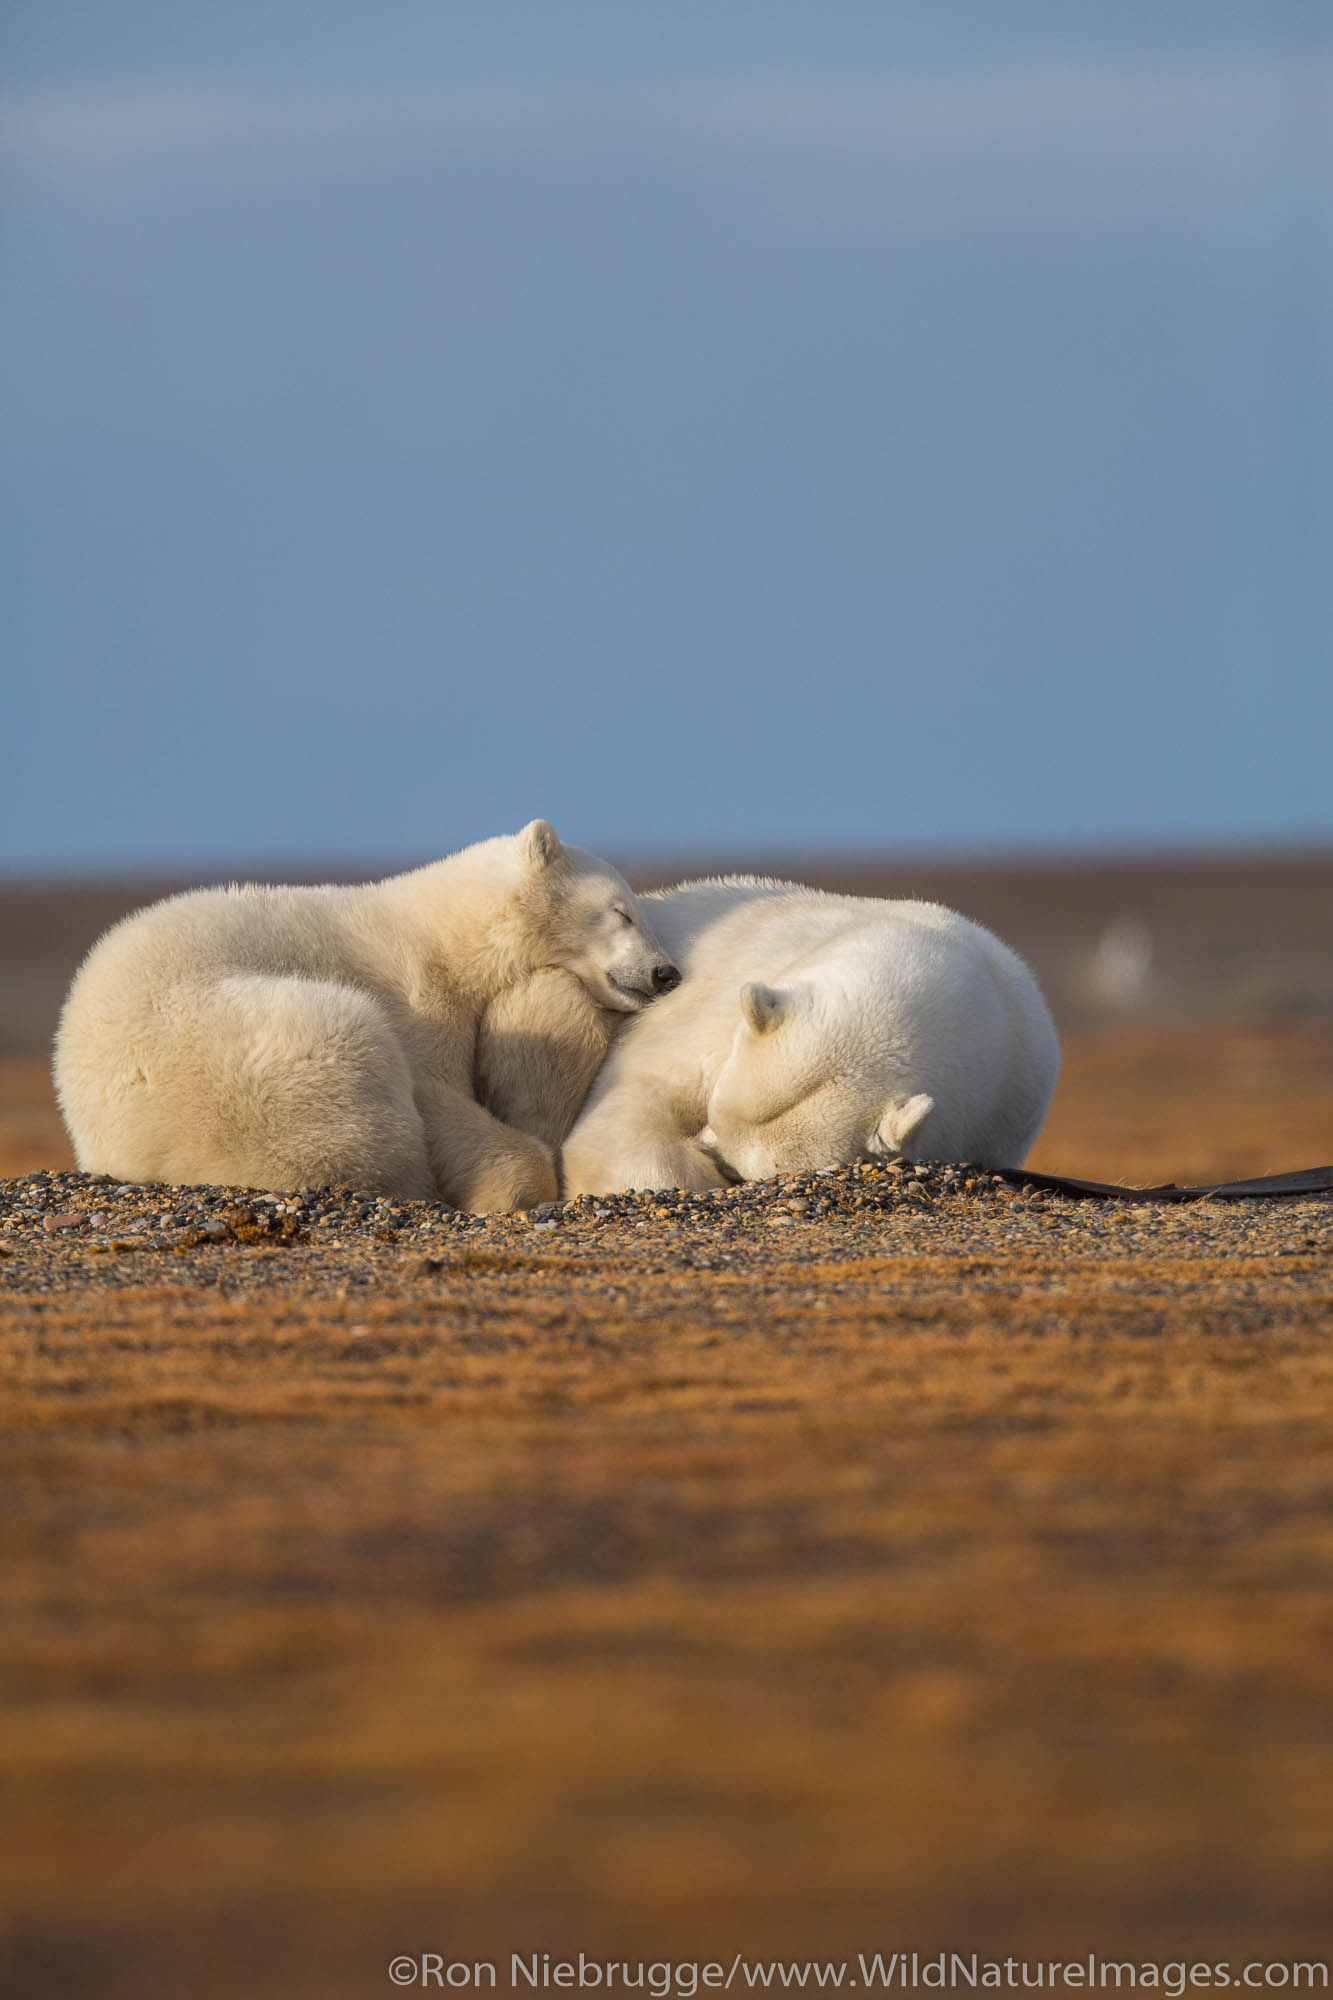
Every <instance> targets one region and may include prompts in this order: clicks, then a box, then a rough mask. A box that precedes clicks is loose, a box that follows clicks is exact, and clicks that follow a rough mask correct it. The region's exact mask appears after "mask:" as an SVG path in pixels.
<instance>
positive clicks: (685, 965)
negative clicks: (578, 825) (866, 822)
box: [563, 877, 1060, 1196]
mask: <svg viewBox="0 0 1333 2000" xmlns="http://www.w3.org/2000/svg"><path fill="white" fill-rule="evenodd" d="M644 901H645V905H646V907H647V909H648V910H649V911H650V912H651V921H652V923H653V927H654V929H655V930H656V932H657V934H658V936H659V937H660V938H661V940H662V942H663V944H664V945H665V947H666V949H667V950H669V951H670V953H671V955H672V957H673V958H674V959H675V961H676V963H677V964H678V965H680V966H681V968H682V970H683V971H684V974H685V977H684V980H683V981H682V984H681V986H680V988H679V989H678V991H676V992H674V993H672V994H671V995H669V996H668V998H667V999H665V1000H663V1001H661V1002H660V1003H659V1004H658V1005H657V1006H655V1007H654V1008H652V1009H651V1010H650V1011H649V1012H648V1013H647V1014H645V1015H644V1016H643V1017H642V1018H641V1019H639V1020H636V1021H634V1022H633V1023H631V1024H630V1026H629V1027H628V1028H627V1030H626V1032H625V1034H624V1035H622V1036H621V1038H620V1039H619V1041H618V1042H617V1043H616V1045H615V1046H614V1048H612V1050H611V1052H610V1054H609V1055H608V1057H607V1060H606V1063H605V1065H604V1067H603V1069H602V1071H601V1073H600V1075H599V1077H598V1080H597V1082H596V1084H595V1085H594V1087H593V1090H592V1093H591V1095H590V1097H589V1099H588V1102H587V1104H586V1106H585V1108H584V1110H583V1113H582V1115H581V1116H580V1118H579V1119H578V1121H577V1123H576V1124H575V1126H574V1128H573V1130H572V1132H571V1133H570V1135H569V1138H568V1140H567V1141H566V1144H565V1149H564V1162H563V1164H564V1184H565V1193H566V1195H567V1196H572V1195H577V1194H581V1193H586V1194H600V1193H610V1192H613V1191H616V1190H619V1189H625V1188H635V1187H648V1188H651V1187H682V1188H694V1189H704V1188H710V1187H717V1186H719V1185H721V1184H722V1182H723V1181H724V1180H725V1179H736V1178H740V1179H743V1180H760V1179H763V1178H765V1177H767V1176H768V1175H771V1174H784V1173H795V1172H800V1171H803V1170H805V1169H808V1168H813V1167H829V1166H840V1165H846V1164H849V1163H850V1162H851V1161H853V1160H857V1159H863V1158H865V1157H867V1156H873V1155H876V1154H901V1155H903V1156H904V1157H906V1158H907V1159H911V1160H931V1159H934V1160H940V1159H946V1160H947V1159H953V1160H973V1161H977V1162H978V1163H981V1164H984V1165H987V1166H994V1167H1009V1166H1017V1165H1018V1164H1019V1163H1020V1162H1021V1161H1022V1159H1023V1156H1024V1154H1025V1153H1026V1152H1027V1150H1028V1148H1029V1146H1030V1145H1031V1144H1032V1141H1033V1139H1034V1138H1035V1136H1036V1133H1037V1129H1038V1127H1039V1126H1040V1124H1041V1122H1042V1119H1043V1118H1044V1117H1045V1115H1046V1111H1047V1108H1048V1107H1049V1104H1050V1100H1051V1095H1052V1092H1053V1091H1054V1088H1055V1079H1056V1074H1057V1071H1058V1069H1059V1062H1060V1055H1059V1044H1058V1042H1057V1040H1056V1034H1055V1029H1054V1027H1053V1025H1052V1022H1051V1017H1050V1015H1049V1013H1048V1012H1047V1009H1046V1004H1045V1002H1044V1001H1043V999H1042V997H1041V994H1040V992H1039V991H1038V988H1037V984H1036V981H1035V980H1034V979H1033V977H1032V974H1031V973H1030V972H1029V971H1028V969H1027V967H1026V966H1025V965H1024V964H1023V962H1022V960H1021V959H1019V958H1017V957H1016V956H1015V955H1014V953H1013V952H1011V951H1010V950H1009V949H1008V948H1007V946H1005V945H1003V944H1001V943H1000V941H999V939H998V938H995V937H993V936H992V935H991V933H990V932H989V931H986V930H983V929H982V928H981V927H980V925H978V924H974V923H971V922H969V921H968V919H967V918H966V917H961V916H959V915H958V914H957V913H956V912H955V911H953V910H946V909H944V908H942V907H941V906H940V905H939V904H936V903H917V902H882V901H876V900H874V899H871V898H867V897H859V896H832V895H826V894H824V893H822V892H821V891H819V890H816V889H807V888H802V887H800V886H799V885H797V884H794V883H787V882H764V881H758V880H754V879H745V878H734V877H733V878H727V879H723V880H714V881H708V882H697V883H687V884H685V885H683V886H682V887H680V888H678V889H669V890H662V891H658V892H657V893H655V894H653V895H650V896H648V897H646V898H645V899H644Z"/></svg>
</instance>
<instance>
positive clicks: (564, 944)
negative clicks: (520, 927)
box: [518, 819, 680, 1014]
mask: <svg viewBox="0 0 1333 2000" xmlns="http://www.w3.org/2000/svg"><path fill="white" fill-rule="evenodd" d="M518 850H519V862H520V867H521V869H522V873H523V880H522V891H521V893H522V901H523V909H524V920H525V926H526V928H527V930H528V935H529V937H530V947H529V948H530V950H531V951H532V953H533V957H534V962H535V963H536V964H540V965H546V966H558V967H560V968H561V969H562V970H563V971H565V972H569V973H572V974H573V975H574V977H575V978H576V979H577V980H579V981H580V982H581V983H582V985H584V986H585V987H586V988H587V989H588V991H589V993H590V994H591V995H592V997H593V999H594V1000H596V1001H597V1002H598V1004H599V1005H600V1006H602V1007H607V1008H610V1009H611V1010H612V1011H614V1012H616V1013H620V1014H633V1013H636V1012H637V1011H638V1009H639V1008H640V1007H646V1006H647V1005H648V1002H649V1001H650V1000H656V999H657V998H658V996H659V995H660V994H663V993H669V992H670V991H671V989H672V988H673V987H674V986H679V984H680V972H679V971H678V969H677V967H676V966H675V965H673V964H672V962H671V959H670V958H669V957H668V956H667V954H666V952H665V951H663V949H662V947H661V945H660V944H659V943H658V941H657V939H656V938H655V937H654V935H653V933H652V930H651V929H650V928H649V925H648V923H647V921H646V920H645V917H644V913H643V906H642V905H641V904H640V902H639V900H638V898H637V897H636V896H635V894H634V891H633V890H632V889H631V888H630V886H629V884H628V882H626V881H625V879H624V877H623V876H621V875H618V874H617V873H616V871H615V869H614V868H613V867H612V866H611V864H610V862H609V861H602V860H601V859H599V857H598V856H597V855H595V854H586V853H585V852H584V850H583V849H582V848H581V847H566V846H565V845H564V843H563V842H562V841H561V840H560V839H559V838H558V837H557V835H556V831H555V828H554V827H553V826H551V825H550V823H549V822H548V821H547V820H544V819H534V820H533V821H532V823H531V824H530V825H529V826H525V827H524V829H523V831H522V832H521V833H520V834H519V836H518Z"/></svg>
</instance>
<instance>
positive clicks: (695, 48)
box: [0, 0, 1333, 874]
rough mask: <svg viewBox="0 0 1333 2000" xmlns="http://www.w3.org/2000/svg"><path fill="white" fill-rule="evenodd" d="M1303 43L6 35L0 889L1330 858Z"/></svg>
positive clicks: (619, 25) (946, 11)
mask: <svg viewBox="0 0 1333 2000" xmlns="http://www.w3.org/2000/svg"><path fill="white" fill-rule="evenodd" d="M15 16H17V18H15ZM1321 20H1322V21H1324V22H1326V21H1327V16H1326V14H1324V12H1323V10H1322V9H1316V8H1315V7H1313V6H1309V7H1303V6H1301V5H1298V4H1286V5H1278V4H1273V5H1259V4H1252V5H1249V6H1239V5H1228V4H1225V0H1218V4H1213V5H1208V6H1204V5H1195V4H1193V0H1180V4H1176V5H1173V6H1171V7H1168V8H1162V7H1160V6H1159V7H1154V8H1149V7H1147V6H1130V5H1116V4H1101V5H1098V6H1095V7H1093V6H1088V7H1080V6H1078V5H1074V4H1060V5H1054V4H1051V5H1036V4H1030V5H1022V4H1018V5H1012V6H1009V7H1006V8H1002V9H998V8H995V7H994V6H992V5H989V4H986V5H982V4H979V0H962V4H955V5H953V6H951V7H949V8H940V7H936V6H930V7H927V6H926V5H924V4H919V5H913V6H907V7H894V6H891V5H877V6H870V5H852V4H844V3H843V0H823V4H821V5H818V6H813V5H811V6H795V5H783V4H779V3H778V0H769V4H763V5H760V4H754V5H739V4H728V0H718V4H716V5H713V6H710V7H709V8H707V9H702V8H701V9H695V8H684V7H680V8H665V7H658V6H653V7H646V6H636V5H627V4H625V3H624V0H620V4H617V5H611V4H606V5H588V4H584V5H570V6H560V5H551V4H547V5H538V4H535V3H533V0H530V4H522V5H520V4H500V0H489V4H485V5H481V4H478V5H475V6H466V7H463V6H450V5H444V4H439V0H437V3H436V4H435V5H432V6H424V5H423V6H419V7H418V6H410V7H409V6H394V5H392V4H387V5H384V6H380V7H377V8H374V9H371V8H368V7H363V6H352V5H349V4H343V5H337V4H333V5H325V6H320V7H315V6H313V5H297V4H292V0H289V3H288V4H285V5H284V4H279V3H278V0H265V4H263V5H257V4H250V0H244V3H243V4H242V0H236V4H233V5H232V6H230V7H228V8H226V9H216V10H197V9H181V8H179V7H176V6H174V5H173V6H168V5H165V4H163V5H149V4H146V0H140V4H133V0H123V4H115V0H109V4H108V0H104V4H101V5H98V6H91V5H84V6H74V5H68V4H64V5H62V4H59V0H47V4H44V5H42V6H41V7H37V6H26V7H24V8H22V9H11V10H10V18H9V19H8V20H7V21H6V23H5V26H4V28H3V31H0V32H2V34H3V42H2V43H0V75H3V77H4V79H5V82H4V86H3V90H2V91H0V257H2V259H3V268H4V270H5V272H6V282H5V285H4V287H3V295H2V296H0V341H2V342H3V351H4V354H5V366H4V370H3V384H4V387H3V394H4V403H5V407H4V412H3V435H4V438H5V440H6V442H5V446H4V490H3V506H4V534H3V544H2V551H0V642H2V643H3V648H4V656H5V661H6V666H5V675H4V682H5V686H4V697H3V702H4V705H3V712H2V713H0V732H2V734H0V866H3V868H4V869H5V870H6V871H7V872H9V873H11V874H23V873H30V872H33V871H37V870H47V869H53V870H77V871H90V870H107V869H124V868H135V867H161V868H175V867H187V868H190V867H195V866H198V867H200V868H201V869H202V868H205V867H213V866H236V867H243V866H245V865H247V864H254V865H259V864H264V865H273V864H275V863H278V864H280V863H282V862H287V861H290V862H291V863H293V864H294V865H295V864H307V865H308V864H310V863H316V862H320V861H324V860H328V861H330V862H337V863H339V864H340V865H355V863H356V862H357V861H358V859H360V858H365V859H366V861H367V862H378V861H390V860H393V859H395V858H397V857H402V858H404V859H408V858H419V857H421V856H424V855H426V854H430V853H434V852H442V851H444V850H446V849H447V848H450V847H453V846H456V845H459V844H461V843H462V842H464V841H466V840H468V839H472V838H476V837H480V836H481V835H484V834H487V833H491V832H494V831H498V830H501V829H503V828H506V827H512V826H516V825H518V824H520V823H521V822H522V821H524V820H526V819H528V818H530V817H532V816H533V815H534V814H536V813H545V814H546V815H548V816H549V817H551V818H552V819H554V820H555V822H556V824H557V825H558V826H559V827H560V828H561V830H562V831H563V832H564V833H565V834H566V835H567V837H569V838H573V839H578V840H580V841H582V842H583V843H585V844H587V845H591V846H595V847H602V848H604V849H607V850H609V851H612V852H614V853H617V854H620V855H627V854H632V853H635V852H639V853H644V852H651V851H653V850H658V851H661V850H670V851H672V852H674V853H678V854H679V853H683V852H686V851H695V852H699V853H707V852H709V851H713V852H718V851H727V852H731V853H740V852H749V853H753V854H762V853H764V852H780V853H782V854H784V855H793V854H799V853H800V852H802V851H808V852H811V853H828V852H832V851H842V852H854V851H862V852H876V853H891V852H901V851H904V850H915V851H932V850H934V851H942V850H957V849H967V850H973V851H981V852H987V851H996V850H1005V851H1011V850H1014V849H1034V850H1039V851H1040V850H1059V849H1062V848H1066V847H1070V846H1073V847H1079V848H1088V847H1098V846H1106V845H1111V846H1125V845H1144V844H1151V843H1155V842H1165V843H1169V844H1174V845H1198V844H1208V843H1220V842H1227V843H1244V842H1249V841H1262V842H1265V843H1267V842H1273V841H1283V840H1287V841H1295V842H1309V841H1326V840H1328V839H1329V838H1331V837H1333V785H1330V782H1329V770H1330V768H1333V565H1330V562H1329V551H1330V549H1331V548H1333V473H1330V466H1333V368H1331V366H1330V355H1333V207H1331V206H1330V195H1329V189H1330V187H1333V45H1331V41H1330V36H1329V34H1328V31H1327V28H1326V27H1324V28H1322V29H1321V28H1319V26H1318V23H1319V22H1320V21H1321Z"/></svg>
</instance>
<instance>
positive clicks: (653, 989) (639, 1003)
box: [607, 958, 681, 1007]
mask: <svg viewBox="0 0 1333 2000" xmlns="http://www.w3.org/2000/svg"><path fill="white" fill-rule="evenodd" d="M607 978H608V979H609V981H610V983H611V984H612V986H614V987H615V989H616V992H617V993H623V994H624V996H625V998H626V999H627V1000H628V1001H630V1002H631V1003H632V1004H633V1005H634V1006H635V1007H646V1006H647V1005H648V1002H649V1001H650V1000H660V999H661V997H662V995H663V994H664V993H671V992H674V990H675V988H676V987H677V986H679V985H680V980H681V974H680V967H679V966H676V965H673V964H672V963H671V960H670V959H669V958H659V959H657V960H656V961H655V962H654V963H653V965H652V966H651V967H650V968H649V970H648V975H647V978H646V980H645V981H644V982H643V983H639V982H637V981H635V982H634V983H631V982H630V981H629V980H626V979H617V977H616V975H615V974H614V972H609V973H608V974H607Z"/></svg>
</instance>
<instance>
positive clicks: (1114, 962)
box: [1088, 917, 1153, 1007]
mask: <svg viewBox="0 0 1333 2000" xmlns="http://www.w3.org/2000/svg"><path fill="white" fill-rule="evenodd" d="M1152 961H1153V937H1152V931H1151V930H1150V929H1149V927H1148V925H1147V924H1146V923H1145V922H1144V921H1143V918H1142V917H1116V918H1114V919H1113V920H1112V922H1110V923H1109V924H1108V925H1107V926H1106V929H1105V930H1104V931H1103V932H1102V934H1101V938H1100V939H1099V941H1098V943H1097V947H1096V949H1095V950H1094V952H1093V954H1092V957H1091V959H1090V960H1089V962H1088V986H1089V988H1090V989H1091V992H1092V996H1093V998H1094V999H1095V1000H1099V1001H1100V1002H1101V1003H1102V1005H1103V1006H1105V1007H1137V1006H1140V1005H1141V1004H1142V1002H1143V1000H1144V998H1145V997H1146V995H1147V992H1148V988H1149V986H1150V985H1151V983H1152Z"/></svg>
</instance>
